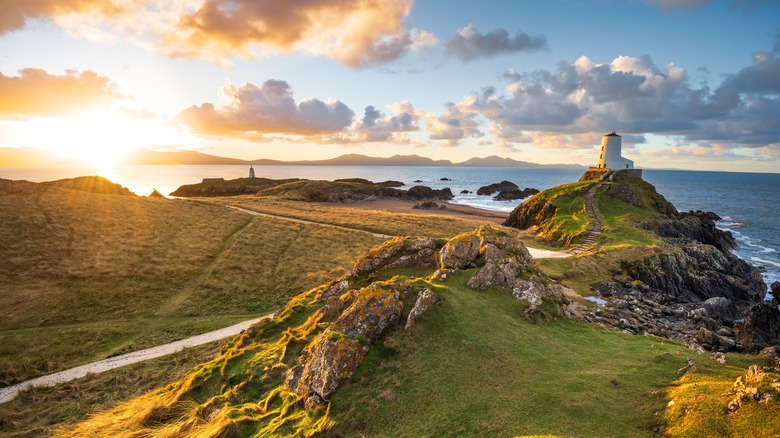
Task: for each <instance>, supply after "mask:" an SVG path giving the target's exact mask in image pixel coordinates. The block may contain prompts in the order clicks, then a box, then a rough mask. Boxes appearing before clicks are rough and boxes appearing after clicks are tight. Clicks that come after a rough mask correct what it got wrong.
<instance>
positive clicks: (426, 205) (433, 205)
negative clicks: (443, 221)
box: [412, 201, 447, 210]
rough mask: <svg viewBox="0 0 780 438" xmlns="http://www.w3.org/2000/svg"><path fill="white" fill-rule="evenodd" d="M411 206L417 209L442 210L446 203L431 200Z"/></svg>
mask: <svg viewBox="0 0 780 438" xmlns="http://www.w3.org/2000/svg"><path fill="white" fill-rule="evenodd" d="M412 208H414V209H417V210H444V209H445V208H447V206H446V205H444V204H442V205H439V204H437V203H435V202H433V201H425V202H423V203H422V204H415V205H414V206H413V207H412Z"/></svg>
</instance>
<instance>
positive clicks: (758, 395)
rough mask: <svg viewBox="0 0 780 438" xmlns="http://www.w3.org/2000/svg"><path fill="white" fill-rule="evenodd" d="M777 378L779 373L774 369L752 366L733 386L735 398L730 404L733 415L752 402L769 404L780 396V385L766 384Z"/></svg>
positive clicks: (729, 407)
mask: <svg viewBox="0 0 780 438" xmlns="http://www.w3.org/2000/svg"><path fill="white" fill-rule="evenodd" d="M770 373H771V375H770ZM777 376H778V373H777V371H776V370H774V369H772V368H762V367H759V366H758V365H751V366H750V367H749V368H748V371H747V373H745V375H744V376H739V377H737V380H735V381H734V384H733V385H732V392H733V394H734V398H732V399H731V400H730V401H729V402H728V405H727V407H728V409H729V411H730V412H732V413H733V412H735V411H737V410H739V409H740V408H742V407H743V406H744V405H745V404H746V403H750V402H764V403H767V402H769V401H770V400H772V399H773V398H775V397H777V396H778V395H780V394H778V385H775V382H773V383H772V384H768V385H767V384H765V383H764V381H765V380H769V379H776V378H777Z"/></svg>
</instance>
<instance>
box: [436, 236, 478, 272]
mask: <svg viewBox="0 0 780 438" xmlns="http://www.w3.org/2000/svg"><path fill="white" fill-rule="evenodd" d="M439 254H440V257H439V260H440V262H441V267H442V268H444V269H448V268H454V269H463V268H466V267H468V266H469V265H471V264H472V263H474V260H475V259H476V258H477V255H478V254H479V237H477V235H475V234H474V233H467V234H461V235H459V236H455V237H453V238H452V239H450V240H449V241H448V242H447V243H446V244H445V245H444V247H443V248H442V249H441V251H440V253H439Z"/></svg>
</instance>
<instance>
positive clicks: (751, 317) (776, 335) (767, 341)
mask: <svg viewBox="0 0 780 438" xmlns="http://www.w3.org/2000/svg"><path fill="white" fill-rule="evenodd" d="M734 332H735V335H736V341H737V342H738V343H739V344H740V345H742V347H743V349H745V350H746V351H750V352H754V353H755V352H758V351H760V350H762V349H764V348H766V347H773V346H780V310H778V308H777V306H775V305H771V304H768V303H758V304H755V305H754V306H753V307H751V308H750V310H748V312H747V313H746V314H745V318H744V319H743V320H742V321H740V322H738V323H736V324H734Z"/></svg>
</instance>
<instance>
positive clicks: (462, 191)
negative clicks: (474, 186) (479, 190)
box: [460, 190, 471, 195]
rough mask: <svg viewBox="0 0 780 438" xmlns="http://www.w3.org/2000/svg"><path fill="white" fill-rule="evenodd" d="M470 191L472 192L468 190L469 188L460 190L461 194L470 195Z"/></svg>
mask: <svg viewBox="0 0 780 438" xmlns="http://www.w3.org/2000/svg"><path fill="white" fill-rule="evenodd" d="M469 193H471V192H470V191H468V190H461V191H460V194H461V195H468V194H469Z"/></svg>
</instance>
